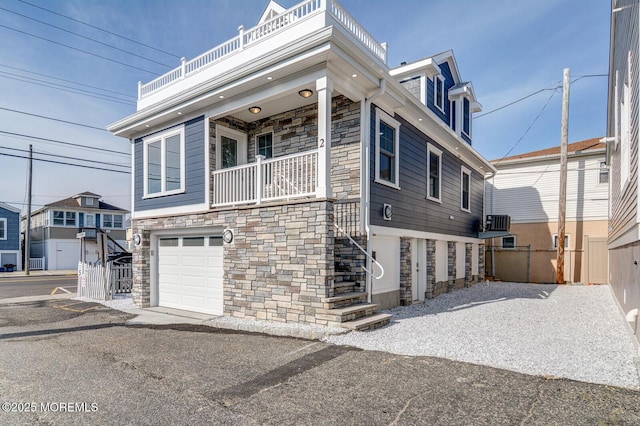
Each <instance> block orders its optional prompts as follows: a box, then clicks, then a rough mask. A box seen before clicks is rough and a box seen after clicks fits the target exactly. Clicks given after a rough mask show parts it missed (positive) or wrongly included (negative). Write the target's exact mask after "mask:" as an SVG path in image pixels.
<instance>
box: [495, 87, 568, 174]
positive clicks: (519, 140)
mask: <svg viewBox="0 0 640 426" xmlns="http://www.w3.org/2000/svg"><path fill="white" fill-rule="evenodd" d="M556 92H557V90H554V91H553V93H551V96H549V99H547V103H545V104H544V106H543V107H542V109H541V110H540V112H539V113H538V115H536V118H534V119H533V121H532V122H531V124H530V125H529V127H527V130H525V131H524V133H523V134H522V136H520V139H518V140H517V141H516V143H515V144H514V145H513V146H512V147H511V149H510V150H509V152H507V153H506V154H505V155H504V156H503V157H502V158H501V159H499V160H498V161H496V162H495V163H493V165H494V166H495V165H498V164H500V162H501V161H502V160H504V159H505V158H507V157H508V156H509V154H511V152H512V151H513V150H514V149H516V147H517V146H518V144H519V143H520V142H521V141H522V139H524V137H525V136H526V135H527V133H529V130H531V128H532V127H533V125H534V124H536V121H538V118H540V116H541V115H542V113H543V112H544V110H545V109H546V108H547V106H548V105H549V102H551V98H553V96H554V95H555V94H556Z"/></svg>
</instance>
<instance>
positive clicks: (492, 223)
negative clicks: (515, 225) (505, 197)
mask: <svg viewBox="0 0 640 426" xmlns="http://www.w3.org/2000/svg"><path fill="white" fill-rule="evenodd" d="M510 227H511V216H508V215H497V214H494V215H487V227H486V230H487V231H506V232H508V231H509V228H510Z"/></svg>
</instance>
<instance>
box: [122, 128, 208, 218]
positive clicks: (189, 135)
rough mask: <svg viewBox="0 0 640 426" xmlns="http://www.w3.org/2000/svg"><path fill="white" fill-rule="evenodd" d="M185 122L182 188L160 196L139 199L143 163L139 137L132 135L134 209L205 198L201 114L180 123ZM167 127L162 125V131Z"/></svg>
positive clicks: (141, 189) (191, 202)
mask: <svg viewBox="0 0 640 426" xmlns="http://www.w3.org/2000/svg"><path fill="white" fill-rule="evenodd" d="M183 124H184V126H185V178H186V181H185V192H184V193H181V194H176V195H167V196H164V197H157V198H149V199H146V200H145V199H142V197H143V196H144V176H143V174H144V165H143V158H144V154H143V150H144V144H143V141H142V138H139V139H136V140H135V142H134V144H135V147H134V155H135V168H136V170H135V183H134V192H135V210H138V211H140V210H150V209H160V208H165V207H178V206H185V205H190V204H200V203H204V202H205V179H206V178H207V171H206V170H205V165H206V159H205V156H204V152H205V150H204V147H205V143H206V141H205V134H204V116H201V117H198V118H195V119H193V120H190V121H187V122H185V123H183ZM165 130H168V129H163V130H162V131H165Z"/></svg>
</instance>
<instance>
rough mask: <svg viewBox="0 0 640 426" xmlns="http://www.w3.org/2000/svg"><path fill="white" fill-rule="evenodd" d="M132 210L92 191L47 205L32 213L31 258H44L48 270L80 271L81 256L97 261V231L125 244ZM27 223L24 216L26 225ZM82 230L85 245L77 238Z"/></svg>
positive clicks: (24, 225) (23, 220) (88, 260)
mask: <svg viewBox="0 0 640 426" xmlns="http://www.w3.org/2000/svg"><path fill="white" fill-rule="evenodd" d="M128 213H129V212H128V211H127V210H124V209H121V208H119V207H116V206H113V205H111V204H109V203H106V202H104V201H102V200H101V196H100V195H98V194H94V193H92V192H83V193H80V194H76V195H74V196H73V197H69V198H65V199H62V200H58V201H54V202H53V203H49V204H46V205H45V206H44V207H41V208H40V209H38V210H36V211H34V212H32V213H31V235H30V240H31V244H29V245H30V250H29V257H30V258H31V259H44V261H43V262H42V263H43V264H42V267H43V269H48V270H77V268H78V262H79V261H80V259H84V260H85V261H87V262H96V261H97V260H98V259H99V252H100V251H99V249H98V245H97V241H96V235H97V232H99V231H100V232H105V233H107V234H108V235H109V236H110V237H111V239H113V240H114V241H116V242H117V243H118V244H119V245H121V246H124V244H125V241H126V215H127V214H128ZM26 222H27V221H26V218H23V219H22V224H23V227H25V228H26ZM82 232H84V233H85V235H86V238H85V241H84V243H85V244H84V247H82V244H81V240H80V239H78V238H77V236H78V234H79V233H82ZM33 263H34V264H35V263H36V262H35V261H33Z"/></svg>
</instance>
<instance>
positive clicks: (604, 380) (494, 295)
mask: <svg viewBox="0 0 640 426" xmlns="http://www.w3.org/2000/svg"><path fill="white" fill-rule="evenodd" d="M388 312H390V313H392V314H393V318H392V320H391V321H392V322H391V324H390V325H389V326H387V327H384V328H381V329H378V330H373V331H369V332H361V333H358V332H353V333H349V334H346V335H338V336H330V337H328V338H326V339H325V340H326V341H327V342H330V343H335V344H340V345H350V346H355V347H359V348H362V349H367V350H379V351H385V352H392V353H396V354H401V355H414V356H417V355H421V356H434V357H442V358H448V359H453V360H458V361H464V362H470V363H474V364H482V365H489V366H493V367H497V368H504V369H507V370H512V371H517V372H521V373H527V374H535V375H547V376H555V377H564V378H568V379H573V380H580V381H585V382H590V383H600V384H607V385H614V386H622V387H627V388H633V389H639V388H640V380H639V378H638V374H639V366H640V362H639V358H638V347H637V345H636V343H635V339H634V337H633V336H632V333H631V330H630V329H629V327H628V325H627V324H626V323H625V321H624V318H623V316H622V315H621V313H620V311H619V309H618V306H617V305H616V302H615V301H614V299H613V295H612V294H611V291H610V289H609V287H608V286H604V285H603V286H558V285H552V284H522V283H505V282H485V283H480V284H477V285H475V286H473V287H471V288H465V289H461V290H457V291H454V292H452V293H447V294H444V295H441V296H438V297H437V298H435V299H432V300H428V301H427V302H426V303H424V304H417V305H412V306H407V307H398V308H395V309H393V310H391V311H388Z"/></svg>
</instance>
